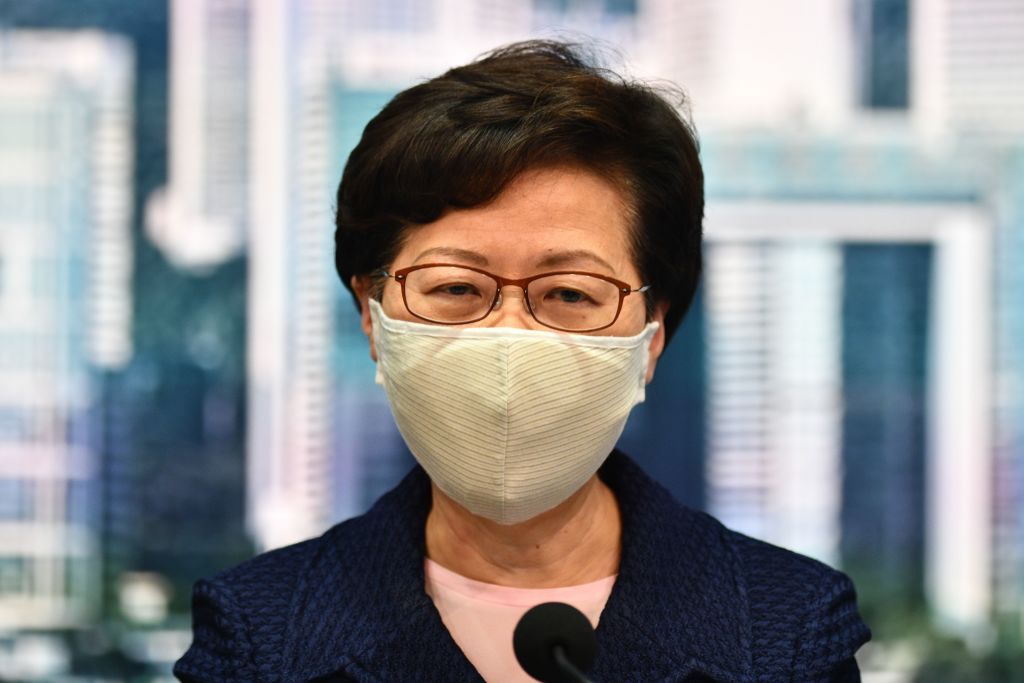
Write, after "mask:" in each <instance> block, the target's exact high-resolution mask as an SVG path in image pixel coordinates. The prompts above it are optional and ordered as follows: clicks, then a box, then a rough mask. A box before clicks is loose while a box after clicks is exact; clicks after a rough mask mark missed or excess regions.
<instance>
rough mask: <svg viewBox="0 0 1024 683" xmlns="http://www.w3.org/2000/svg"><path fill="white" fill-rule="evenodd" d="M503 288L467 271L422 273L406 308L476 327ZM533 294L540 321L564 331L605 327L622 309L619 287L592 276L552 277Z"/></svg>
mask: <svg viewBox="0 0 1024 683" xmlns="http://www.w3.org/2000/svg"><path fill="white" fill-rule="evenodd" d="M497 286H498V283H497V282H496V281H495V280H494V279H492V278H491V277H488V276H487V275H484V274H483V273H478V272H476V271H474V270H469V269H467V268H459V267H458V266H431V267H429V268H421V269H419V270H414V271H411V272H410V273H409V274H408V275H407V276H406V281H405V298H406V305H407V306H408V308H409V311H410V312H411V313H412V314H414V315H416V316H418V317H420V318H425V319H427V320H431V321H434V322H440V323H448V324H458V323H467V322H473V321H476V320H480V319H481V318H483V317H485V316H486V315H487V314H488V313H489V312H490V310H491V305H492V303H493V302H494V300H495V295H496V293H497V291H496V290H497ZM527 289H528V293H529V300H530V309H531V310H532V311H533V315H534V317H535V318H536V319H537V321H538V322H540V323H541V324H544V325H548V326H551V327H557V328H560V329H564V330H590V329H595V328H599V327H605V326H607V325H610V324H611V323H612V322H614V320H615V317H616V315H617V313H618V310H619V300H620V294H619V289H618V287H616V286H615V285H614V284H612V283H611V282H608V281H607V280H602V279H601V278H598V277H594V276H591V275H581V274H562V275H548V276H545V277H541V278H537V279H536V280H533V281H532V282H530V284H529V285H528V287H527Z"/></svg>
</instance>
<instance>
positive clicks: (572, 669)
mask: <svg viewBox="0 0 1024 683" xmlns="http://www.w3.org/2000/svg"><path fill="white" fill-rule="evenodd" d="M551 654H552V655H554V658H555V662H557V663H558V666H559V667H561V669H562V671H564V672H565V673H567V674H569V677H570V678H572V679H573V681H575V683H594V682H593V681H591V680H590V679H589V678H587V676H586V674H584V673H583V672H582V671H580V670H579V669H577V668H576V665H575V664H573V663H572V661H570V660H569V658H568V657H566V656H565V648H564V647H562V646H561V645H555V646H554V648H552V650H551Z"/></svg>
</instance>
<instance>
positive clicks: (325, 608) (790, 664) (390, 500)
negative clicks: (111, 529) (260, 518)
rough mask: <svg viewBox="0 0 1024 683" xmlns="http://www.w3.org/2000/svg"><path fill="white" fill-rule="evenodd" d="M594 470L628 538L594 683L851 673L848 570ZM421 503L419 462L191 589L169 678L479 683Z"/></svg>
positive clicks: (804, 678)
mask: <svg viewBox="0 0 1024 683" xmlns="http://www.w3.org/2000/svg"><path fill="white" fill-rule="evenodd" d="M600 476H601V478H602V479H603V480H604V481H605V482H606V483H607V484H608V485H609V487H610V488H611V489H612V490H613V491H614V492H615V494H616V497H617V499H618V502H619V506H620V508H621V512H622V521H623V537H622V559H621V564H620V569H619V577H618V579H617V580H616V582H615V585H614V587H613V589H612V593H611V596H610V597H609V599H608V603H607V605H606V607H605V609H604V612H602V614H601V619H600V623H599V625H598V628H597V639H598V656H597V661H596V662H595V664H594V668H593V670H592V671H591V676H592V678H593V679H594V680H595V681H597V682H598V683H611V682H612V681H615V682H617V683H622V682H626V681H637V682H641V681H666V682H667V681H684V680H685V681H709V680H710V681H749V682H751V683H753V682H755V681H757V682H767V681H799V682H801V683H805V682H813V681H859V680H860V674H859V673H858V670H857V664H856V662H855V661H854V659H853V655H854V652H855V651H856V650H857V648H858V647H860V645H861V644H863V643H864V642H865V641H866V640H868V638H869V637H870V633H869V631H868V628H867V626H865V625H864V622H863V621H861V619H860V616H859V615H858V613H857V606H856V601H855V596H854V590H853V585H852V584H851V582H850V580H849V579H848V578H847V577H846V576H844V575H843V574H840V573H839V572H836V571H834V570H832V569H829V568H828V567H826V566H825V565H823V564H820V563H818V562H815V561H813V560H810V559H808V558H805V557H802V556H800V555H796V554H794V553H791V552H788V551H785V550H782V549H780V548H777V547H774V546H771V545H768V544H766V543H762V542H760V541H756V540H753V539H751V538H747V537H746V536H742V535H740V534H737V533H735V532H732V531H729V530H728V529H726V528H724V527H723V526H722V525H721V524H719V523H718V522H717V521H715V520H714V519H712V518H711V517H709V516H707V515H705V514H703V513H699V512H695V511H693V510H690V509H688V508H686V507H683V506H682V505H680V504H678V503H677V502H675V501H674V500H673V499H672V497H671V496H670V495H669V493H668V492H667V491H666V490H665V489H663V488H662V487H661V486H659V485H658V484H656V483H655V482H653V481H652V480H651V479H650V478H648V477H647V476H646V475H645V474H644V473H643V472H642V471H641V470H640V469H639V468H638V467H637V466H636V465H635V464H634V463H633V462H632V461H631V460H629V459H628V458H627V457H626V456H624V455H622V454H621V453H619V452H615V453H613V454H612V455H611V456H610V457H609V459H608V461H607V462H606V463H605V465H604V466H603V467H602V468H601V473H600ZM429 508H430V482H429V480H428V478H427V476H426V474H425V473H424V472H423V470H422V469H420V468H418V467H417V468H416V469H414V470H413V471H412V472H411V473H410V474H409V475H408V476H407V477H406V478H405V479H404V480H403V481H402V483H401V484H399V485H398V486H397V487H396V488H395V489H394V490H392V491H391V492H389V493H388V494H386V495H385V496H383V497H382V498H381V499H380V500H379V501H378V502H377V504H376V505H375V506H374V507H373V509H371V510H370V511H369V512H368V513H367V514H365V515H363V516H361V517H358V518H356V519H352V520H349V521H347V522H344V523H342V524H339V525H337V526H335V527H333V528H332V529H330V530H329V531H327V532H326V533H325V534H324V535H323V536H321V537H319V538H315V539H312V540H308V541H305V542H302V543H299V544H297V545H293V546H289V547H287V548H282V549H280V550H275V551H272V552H269V553H265V554H263V555H259V556H257V557H255V558H253V559H252V560H249V561H248V562H245V563H243V564H241V565H239V566H237V567H235V568H233V569H230V570H228V571H226V572H224V573H222V574H220V575H218V576H216V577H214V578H213V579H210V580H203V581H199V582H198V583H197V584H196V586H195V590H194V593H193V598H192V618H193V636H194V639H193V642H192V646H191V647H190V648H189V650H188V652H186V653H185V655H184V657H182V658H181V659H180V660H179V661H178V662H177V664H176V665H175V667H174V673H175V675H176V676H177V677H178V678H180V679H181V680H182V681H253V682H255V681H311V680H316V681H323V682H327V681H363V682H367V683H369V682H371V681H410V682H424V683H427V682H430V681H438V682H440V681H446V682H447V681H480V680H481V679H480V676H479V674H478V673H477V672H476V670H475V669H473V666H472V665H471V664H470V663H469V661H468V660H467V659H466V658H465V656H464V655H463V654H462V651H461V650H460V649H459V647H458V645H456V644H455V642H454V641H453V640H452V638H451V637H450V636H449V634H448V631H447V630H446V629H445V626H444V624H443V623H442V622H441V618H440V616H439V615H438V612H437V610H436V609H435V608H434V605H433V602H432V601H431V599H430V597H429V596H427V595H426V593H424V588H423V586H424V577H423V556H424V524H425V521H426V517H427V512H428V510H429Z"/></svg>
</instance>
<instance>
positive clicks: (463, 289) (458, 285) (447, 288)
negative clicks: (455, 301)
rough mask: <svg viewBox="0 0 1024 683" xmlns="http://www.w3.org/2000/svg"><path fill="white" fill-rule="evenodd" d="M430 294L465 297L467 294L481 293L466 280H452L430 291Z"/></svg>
mask: <svg viewBox="0 0 1024 683" xmlns="http://www.w3.org/2000/svg"><path fill="white" fill-rule="evenodd" d="M430 294H435V295H441V296H453V297H463V296H466V295H473V294H479V291H478V290H477V288H476V287H474V286H473V285H470V284H467V283H465V282H450V283H446V284H443V285H439V286H437V287H435V288H434V289H432V290H431V291H430Z"/></svg>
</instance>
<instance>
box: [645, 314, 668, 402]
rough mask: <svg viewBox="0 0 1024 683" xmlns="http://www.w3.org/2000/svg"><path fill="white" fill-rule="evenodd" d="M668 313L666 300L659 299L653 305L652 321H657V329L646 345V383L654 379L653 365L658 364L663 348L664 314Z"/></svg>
mask: <svg viewBox="0 0 1024 683" xmlns="http://www.w3.org/2000/svg"><path fill="white" fill-rule="evenodd" d="M666 313H668V302H667V301H659V302H658V303H656V304H655V305H654V314H653V315H652V316H651V320H652V321H656V322H657V323H658V330H657V331H656V332H655V333H654V336H653V337H651V343H650V345H649V346H648V347H647V354H648V356H647V378H646V379H647V383H648V384H650V383H651V380H652V379H654V367H655V366H656V365H657V364H658V358H660V357H661V352H662V351H664V350H665V314H666Z"/></svg>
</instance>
